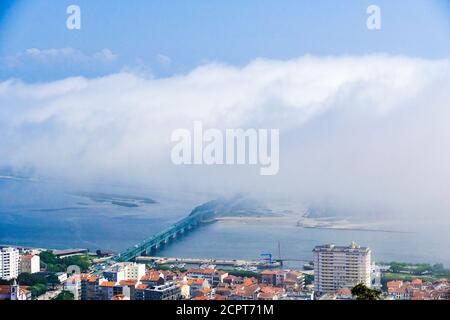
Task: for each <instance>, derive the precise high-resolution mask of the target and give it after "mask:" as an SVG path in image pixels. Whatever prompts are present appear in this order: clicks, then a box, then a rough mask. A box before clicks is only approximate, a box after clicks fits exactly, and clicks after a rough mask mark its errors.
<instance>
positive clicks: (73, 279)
mask: <svg viewBox="0 0 450 320" xmlns="http://www.w3.org/2000/svg"><path fill="white" fill-rule="evenodd" d="M64 290H65V291H69V292H71V293H72V294H73V297H74V300H80V299H81V277H80V276H79V275H77V274H75V275H72V276H70V277H69V278H67V280H66V281H65V282H64Z"/></svg>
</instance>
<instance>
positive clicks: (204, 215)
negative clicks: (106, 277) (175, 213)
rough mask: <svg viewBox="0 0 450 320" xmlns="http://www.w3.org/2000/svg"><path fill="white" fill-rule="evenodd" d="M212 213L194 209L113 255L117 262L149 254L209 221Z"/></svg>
mask: <svg viewBox="0 0 450 320" xmlns="http://www.w3.org/2000/svg"><path fill="white" fill-rule="evenodd" d="M210 215H211V211H207V210H206V211H205V210H196V211H195V210H194V211H193V212H192V213H191V214H190V215H189V216H187V217H186V218H184V219H182V220H180V221H178V222H177V223H175V224H174V225H172V226H170V227H169V228H166V229H165V230H163V231H161V232H158V233H157V234H155V235H153V236H152V237H151V238H149V239H146V240H144V241H142V242H141V243H139V244H136V245H135V246H133V247H131V248H129V249H128V250H126V251H125V252H122V253H119V254H117V255H116V256H115V257H113V260H115V261H117V262H126V261H132V260H134V259H136V258H137V257H140V256H145V255H149V254H150V253H151V252H152V251H153V252H154V251H156V250H157V249H159V248H160V247H161V246H162V245H165V244H167V243H169V242H170V241H171V240H175V239H176V238H177V237H179V236H181V235H182V234H183V233H185V232H188V231H189V230H192V229H194V228H196V227H198V226H199V225H200V224H201V223H205V222H208V221H207V219H208V217H209V216H210Z"/></svg>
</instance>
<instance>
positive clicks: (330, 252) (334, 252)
mask: <svg viewBox="0 0 450 320" xmlns="http://www.w3.org/2000/svg"><path fill="white" fill-rule="evenodd" d="M313 253H314V282H315V291H316V293H317V294H319V295H321V294H327V293H336V292H337V291H338V290H339V289H351V288H353V287H354V286H355V285H357V284H359V283H363V284H365V285H366V286H368V287H370V286H371V255H372V253H371V250H370V249H369V248H367V247H361V246H359V245H357V244H356V243H354V242H352V243H351V244H350V246H336V245H334V244H328V245H322V246H317V247H315V248H314V250H313Z"/></svg>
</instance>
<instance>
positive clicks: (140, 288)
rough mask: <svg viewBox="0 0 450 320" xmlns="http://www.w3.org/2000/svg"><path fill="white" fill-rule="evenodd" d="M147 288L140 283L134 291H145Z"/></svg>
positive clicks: (146, 285)
mask: <svg viewBox="0 0 450 320" xmlns="http://www.w3.org/2000/svg"><path fill="white" fill-rule="evenodd" d="M147 287H148V284H143V283H141V284H138V285H137V286H136V289H138V290H144V289H147Z"/></svg>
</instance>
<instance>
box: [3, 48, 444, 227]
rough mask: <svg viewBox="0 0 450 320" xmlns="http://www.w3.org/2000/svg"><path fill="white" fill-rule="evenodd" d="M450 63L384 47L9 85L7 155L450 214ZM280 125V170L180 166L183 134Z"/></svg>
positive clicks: (172, 182)
mask: <svg viewBox="0 0 450 320" xmlns="http://www.w3.org/2000/svg"><path fill="white" fill-rule="evenodd" d="M449 88H450V61H449V60H422V59H413V58H408V57H399V56H386V55H373V56H361V57H356V56H348V57H328V58H317V57H311V56H306V57H302V58H299V59H296V60H291V61H272V60H256V61H254V62H252V63H250V64H249V65H247V66H245V67H242V68H237V67H233V66H227V65H222V64H208V65H204V66H200V67H198V68H197V69H195V70H193V71H192V72H190V73H189V74H186V75H179V76H174V77H171V78H165V79H152V78H148V77H146V76H143V75H138V74H133V73H125V72H124V73H118V74H113V75H110V76H106V77H102V78H96V79H85V78H70V79H64V80H61V81H55V82H50V83H41V84H27V83H22V82H20V81H16V80H10V81H5V82H3V83H0V152H1V157H0V167H8V168H10V169H9V172H10V173H11V174H16V173H20V172H26V174H27V175H28V176H32V177H33V178H36V179H58V180H60V181H64V183H65V184H67V185H70V186H71V187H73V188H78V189H82V188H83V187H84V186H85V185H88V184H92V183H93V182H101V183H104V184H108V183H110V184H121V185H125V186H142V187H151V188H154V189H160V190H167V191H168V192H170V190H177V191H179V190H188V191H190V192H198V193H205V194H208V195H211V198H214V197H216V196H231V195H233V194H236V193H245V194H249V195H251V196H252V197H255V198H259V199H264V200H265V201H266V202H269V203H270V201H271V199H286V201H291V202H292V203H293V204H296V203H297V204H298V203H300V204H304V205H305V206H306V207H320V208H325V210H328V209H327V208H330V209H329V210H330V211H334V212H339V214H342V215H348V216H358V217H366V216H367V217H372V218H380V219H393V220H403V221H405V222H406V223H418V222H416V221H422V220H427V221H431V222H432V223H437V222H439V223H444V224H445V223H448V222H449V221H450V219H449V218H450V197H449V195H450V165H449V163H450V148H449V145H450V143H449V141H450V139H449V138H450V126H448V123H449V120H450V90H449ZM194 121H202V123H203V126H204V127H205V128H218V129H220V130H225V129H227V128H244V129H247V128H267V129H271V128H274V129H280V171H279V173H278V175H276V176H260V174H259V169H260V166H259V165H256V166H255V165H246V166H227V165H219V166H206V165H203V166H199V165H192V166H175V165H174V164H173V163H172V162H171V158H170V154H171V149H172V148H173V146H174V143H173V142H172V141H171V134H172V132H173V131H174V130H176V129H180V128H186V129H192V127H193V122H194Z"/></svg>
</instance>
